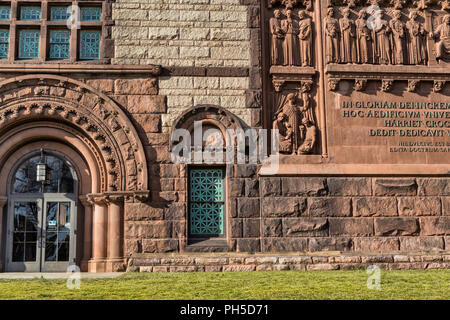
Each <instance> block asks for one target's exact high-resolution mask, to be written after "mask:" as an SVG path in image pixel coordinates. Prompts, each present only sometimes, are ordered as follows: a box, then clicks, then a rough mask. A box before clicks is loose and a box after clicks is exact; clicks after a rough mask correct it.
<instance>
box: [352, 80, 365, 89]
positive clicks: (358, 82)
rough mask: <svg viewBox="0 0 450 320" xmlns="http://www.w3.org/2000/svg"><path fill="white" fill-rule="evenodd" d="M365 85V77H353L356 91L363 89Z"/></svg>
mask: <svg viewBox="0 0 450 320" xmlns="http://www.w3.org/2000/svg"><path fill="white" fill-rule="evenodd" d="M366 85H367V80H366V79H355V86H354V89H355V90H356V91H364V89H365V88H366Z"/></svg>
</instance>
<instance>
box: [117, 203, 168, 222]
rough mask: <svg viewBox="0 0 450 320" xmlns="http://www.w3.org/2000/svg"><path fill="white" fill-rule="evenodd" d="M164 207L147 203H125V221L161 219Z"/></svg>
mask: <svg viewBox="0 0 450 320" xmlns="http://www.w3.org/2000/svg"><path fill="white" fill-rule="evenodd" d="M163 213H164V209H162V208H157V207H153V206H151V205H150V204H147V203H141V202H139V203H125V221H150V220H162V219H163Z"/></svg>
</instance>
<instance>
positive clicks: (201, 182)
mask: <svg viewBox="0 0 450 320" xmlns="http://www.w3.org/2000/svg"><path fill="white" fill-rule="evenodd" d="M224 207H225V195H224V170H223V169H221V168H214V169H212V168H211V169H191V170H190V172H189V234H190V235H191V236H194V237H195V236H197V237H202V236H207V237H211V236H216V237H220V236H223V235H224V234H225V232H224V221H223V220H224V219H223V215H224Z"/></svg>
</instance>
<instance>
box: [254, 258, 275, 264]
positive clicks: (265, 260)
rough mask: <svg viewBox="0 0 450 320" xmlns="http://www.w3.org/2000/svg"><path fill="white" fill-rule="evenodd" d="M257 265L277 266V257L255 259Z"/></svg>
mask: <svg viewBox="0 0 450 320" xmlns="http://www.w3.org/2000/svg"><path fill="white" fill-rule="evenodd" d="M255 261H256V264H276V263H277V262H278V258H277V257H255Z"/></svg>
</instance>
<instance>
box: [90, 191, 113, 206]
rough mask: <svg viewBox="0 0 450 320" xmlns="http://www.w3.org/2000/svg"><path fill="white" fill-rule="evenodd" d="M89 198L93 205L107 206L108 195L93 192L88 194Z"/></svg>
mask: <svg viewBox="0 0 450 320" xmlns="http://www.w3.org/2000/svg"><path fill="white" fill-rule="evenodd" d="M87 199H88V201H89V202H90V203H91V204H92V205H99V206H106V205H107V204H108V203H107V201H106V195H104V194H92V193H91V194H88V195H87Z"/></svg>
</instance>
